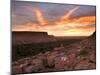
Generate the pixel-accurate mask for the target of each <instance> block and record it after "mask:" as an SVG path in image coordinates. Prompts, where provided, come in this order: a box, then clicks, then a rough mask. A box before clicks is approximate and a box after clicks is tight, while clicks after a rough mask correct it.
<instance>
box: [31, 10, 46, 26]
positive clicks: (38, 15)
mask: <svg viewBox="0 0 100 75" xmlns="http://www.w3.org/2000/svg"><path fill="white" fill-rule="evenodd" d="M33 11H34V12H35V14H36V18H37V20H38V22H39V23H40V24H41V25H46V24H47V23H48V22H47V20H46V19H44V17H43V14H42V12H41V11H40V10H39V9H37V8H34V10H33Z"/></svg>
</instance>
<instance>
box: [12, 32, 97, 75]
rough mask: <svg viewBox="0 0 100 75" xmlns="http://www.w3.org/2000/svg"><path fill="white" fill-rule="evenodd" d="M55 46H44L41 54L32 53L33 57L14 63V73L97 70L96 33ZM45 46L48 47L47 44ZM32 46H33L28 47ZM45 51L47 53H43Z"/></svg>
mask: <svg viewBox="0 0 100 75" xmlns="http://www.w3.org/2000/svg"><path fill="white" fill-rule="evenodd" d="M74 40H75V39H74ZM67 41H68V40H67ZM67 41H66V42H67ZM70 41H71V40H70ZM50 44H52V43H50V42H49V44H48V45H50ZM55 44H56V43H53V44H52V45H53V46H51V47H52V48H51V47H50V46H48V48H45V46H44V45H42V46H41V47H42V48H43V46H44V48H43V49H41V50H40V51H39V52H37V53H35V54H33V53H34V51H33V53H32V52H31V53H32V54H30V55H31V56H26V57H23V58H20V59H18V60H16V61H13V63H12V73H13V74H16V73H17V74H18V73H39V72H40V73H41V72H54V71H70V70H71V71H72V70H86V69H87V70H88V69H95V68H96V33H94V34H93V35H92V36H90V37H87V38H84V39H81V40H77V41H74V42H71V43H70V42H68V43H67V44H66V43H64V42H62V41H61V42H60V43H59V42H58V43H57V44H56V45H55ZM29 45H30V44H29ZM38 45H39V44H38ZM45 45H46V46H47V43H46V44H45ZM54 45H55V46H54ZM57 45H58V46H57ZM24 46H25V45H24ZM26 46H27V45H26ZM32 46H33V45H31V46H27V47H32ZM17 47H18V46H17ZM17 47H16V48H17ZM19 47H21V46H19ZM22 49H23V48H22ZM27 49H30V48H27ZM44 49H45V51H43V50H44ZM37 50H38V49H37ZM24 51H25V50H24Z"/></svg>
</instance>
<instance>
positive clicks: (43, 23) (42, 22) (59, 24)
mask: <svg viewBox="0 0 100 75" xmlns="http://www.w3.org/2000/svg"><path fill="white" fill-rule="evenodd" d="M78 8H79V7H75V8H73V9H71V10H70V11H69V12H67V13H66V14H65V15H64V16H62V17H61V18H60V19H59V20H55V21H53V22H52V23H50V22H49V21H48V20H47V19H45V18H44V16H43V14H42V12H41V11H40V10H39V9H36V8H35V9H34V10H33V11H34V13H35V14H36V18H37V20H38V22H39V23H26V24H24V25H15V26H14V27H13V29H12V30H13V31H45V32H48V34H49V35H55V36H89V35H91V34H92V33H93V32H94V31H95V21H96V18H95V16H83V17H78V18H70V16H71V15H72V14H73V13H74V12H75V11H76V10H77V9H78Z"/></svg>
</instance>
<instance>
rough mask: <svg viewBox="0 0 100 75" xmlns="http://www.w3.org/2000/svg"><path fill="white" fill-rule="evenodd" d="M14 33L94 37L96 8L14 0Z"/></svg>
mask: <svg viewBox="0 0 100 75" xmlns="http://www.w3.org/2000/svg"><path fill="white" fill-rule="evenodd" d="M11 9H12V14H11V17H12V31H39V32H47V33H48V34H49V35H54V36H90V35H92V34H93V32H95V30H96V7H95V6H89V5H73V4H57V3H43V2H23V1H22V2H21V1H15V0H13V1H12V5H11Z"/></svg>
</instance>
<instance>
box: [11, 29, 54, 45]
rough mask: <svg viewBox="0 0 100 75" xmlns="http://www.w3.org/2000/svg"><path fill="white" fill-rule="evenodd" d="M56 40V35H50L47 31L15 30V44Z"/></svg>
mask: <svg viewBox="0 0 100 75" xmlns="http://www.w3.org/2000/svg"><path fill="white" fill-rule="evenodd" d="M50 41H55V38H54V37H52V38H51V37H49V35H48V33H47V32H32V31H31V32H30V31H13V32H12V42H13V44H23V43H24V44H29V43H40V42H50Z"/></svg>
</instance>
